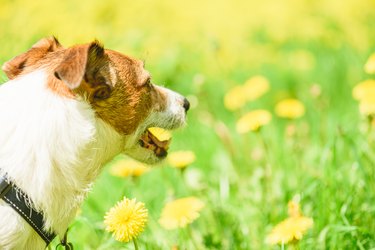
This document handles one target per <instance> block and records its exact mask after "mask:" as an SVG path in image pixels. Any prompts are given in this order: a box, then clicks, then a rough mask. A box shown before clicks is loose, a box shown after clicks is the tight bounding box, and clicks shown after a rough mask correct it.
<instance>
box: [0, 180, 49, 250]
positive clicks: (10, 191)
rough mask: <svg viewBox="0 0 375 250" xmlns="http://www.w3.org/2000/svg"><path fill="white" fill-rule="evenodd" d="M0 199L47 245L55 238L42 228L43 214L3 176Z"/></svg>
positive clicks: (0, 184) (0, 183) (0, 181)
mask: <svg viewBox="0 0 375 250" xmlns="http://www.w3.org/2000/svg"><path fill="white" fill-rule="evenodd" d="M0 199H3V200H4V201H5V202H6V203H8V204H9V205H10V206H11V207H12V208H13V209H14V210H15V211H16V212H17V213H18V214H19V215H21V216H22V218H24V219H25V220H26V221H27V223H29V225H30V226H31V227H32V228H33V229H34V230H35V232H37V233H38V234H39V236H40V237H41V238H42V239H43V240H44V241H45V242H46V244H47V245H48V244H49V243H50V242H51V241H52V240H53V239H54V238H55V236H56V234H55V233H53V232H49V231H47V230H46V229H45V228H44V217H43V213H41V212H39V211H37V210H35V208H34V207H33V205H32V201H31V199H30V198H29V197H28V196H27V195H26V194H25V193H24V192H23V191H22V190H21V189H19V188H18V187H17V186H16V185H15V184H14V183H13V182H11V181H10V180H9V178H8V177H7V176H6V175H5V176H2V175H0Z"/></svg>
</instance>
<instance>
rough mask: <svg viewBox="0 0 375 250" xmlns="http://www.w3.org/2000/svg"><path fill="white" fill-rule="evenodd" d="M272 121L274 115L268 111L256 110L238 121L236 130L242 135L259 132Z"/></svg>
mask: <svg viewBox="0 0 375 250" xmlns="http://www.w3.org/2000/svg"><path fill="white" fill-rule="evenodd" d="M271 119H272V115H271V113H270V112H268V111H267V110H263V109H259V110H254V111H251V112H249V113H247V114H245V115H244V116H242V117H241V118H240V119H239V120H238V121H237V124H236V130H237V132H238V133H240V134H244V133H247V132H249V131H257V130H259V129H260V128H261V127H263V126H264V125H266V124H268V123H269V122H270V121H271Z"/></svg>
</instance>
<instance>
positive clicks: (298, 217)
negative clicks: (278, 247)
mask: <svg viewBox="0 0 375 250" xmlns="http://www.w3.org/2000/svg"><path fill="white" fill-rule="evenodd" d="M288 214H289V217H288V218H287V219H285V220H283V221H282V222H280V223H279V224H277V225H276V226H275V227H274V228H273V229H272V231H271V233H270V234H269V235H268V236H267V238H266V242H267V243H268V244H271V245H273V244H287V243H288V242H291V241H293V240H300V239H302V236H303V235H304V234H305V233H306V231H307V230H308V229H309V228H311V227H312V225H313V223H314V222H313V219H312V218H309V217H304V216H303V215H302V213H301V210H300V207H299V204H298V203H296V202H293V201H291V202H289V204H288Z"/></svg>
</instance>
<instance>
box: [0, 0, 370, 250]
mask: <svg viewBox="0 0 375 250" xmlns="http://www.w3.org/2000/svg"><path fill="white" fill-rule="evenodd" d="M0 23H1V25H0V26H1V28H0V31H1V36H0V45H1V50H0V63H1V64H2V63H4V62H5V61H7V60H9V59H10V58H12V57H14V56H16V55H18V54H20V53H22V52H24V51H26V50H27V49H29V48H30V47H31V46H32V45H33V44H34V43H35V42H37V41H38V40H39V39H41V38H43V37H46V36H50V35H55V36H56V37H57V38H58V39H59V41H60V42H61V43H62V44H63V45H64V46H70V45H73V44H77V43H86V42H89V41H92V40H94V39H98V40H99V41H101V42H102V43H103V44H104V46H105V47H106V48H110V49H113V50H117V51H120V52H122V53H124V54H127V55H131V56H133V57H135V58H139V59H142V60H145V62H146V69H147V70H149V71H150V72H151V74H152V81H153V82H154V83H155V84H158V85H162V86H165V87H168V88H171V89H173V90H175V91H177V92H179V93H181V94H183V95H185V96H186V97H187V98H188V99H189V100H190V103H191V109H190V110H189V112H188V122H187V126H186V127H184V128H183V129H179V130H177V131H174V132H173V137H172V143H171V146H170V150H169V151H170V153H172V152H176V151H181V150H184V151H191V152H193V154H194V155H195V160H194V161H193V162H192V163H189V164H188V165H187V166H186V167H185V168H183V169H181V168H176V167H173V166H172V164H171V163H169V162H168V161H166V162H164V163H162V164H160V165H158V166H153V167H152V169H151V170H150V171H148V172H146V173H144V174H142V175H140V176H137V177H131V176H128V177H118V176H114V175H113V174H111V167H112V165H115V164H119V162H122V161H123V162H125V160H124V156H122V155H120V156H118V157H116V158H115V159H114V160H113V161H112V162H110V163H109V164H108V165H107V166H105V167H104V169H103V172H102V174H101V175H100V178H99V179H98V180H97V181H96V182H95V184H94V186H93V190H92V192H91V193H90V195H89V196H88V198H87V199H86V201H85V202H84V204H83V206H82V209H81V211H80V212H79V213H78V214H77V217H76V219H75V220H74V222H73V223H72V224H71V227H70V230H69V234H68V239H69V241H70V242H72V243H73V245H74V248H75V249H85V250H86V249H87V250H88V249H102V250H104V249H134V245H133V243H132V242H129V243H123V242H118V241H116V240H115V239H114V238H113V237H112V234H111V233H110V232H107V231H106V230H105V228H106V227H105V224H104V222H103V221H104V216H105V214H106V212H107V211H108V210H109V209H110V208H111V207H113V206H114V205H115V204H116V203H117V202H118V201H120V200H122V198H123V197H124V196H125V197H127V198H136V200H137V201H140V202H143V203H144V205H145V207H146V208H147V210H148V222H147V224H146V226H145V229H144V231H143V232H142V233H141V234H140V235H139V236H138V237H137V242H138V246H139V249H176V250H177V249H179V250H184V249H189V250H190V249H375V120H374V117H375V103H374V102H375V91H373V90H372V92H371V91H370V90H369V91H368V93H369V94H371V93H373V94H374V95H373V96H372V98H370V100H373V102H372V104H373V106H371V105H370V108H369V109H366V110H367V111H363V109H360V102H359V101H358V100H355V99H354V98H353V93H352V92H353V88H354V87H355V86H356V85H357V84H358V83H360V82H363V81H365V80H371V79H372V80H374V79H375V69H374V68H375V66H373V68H372V70H371V65H370V63H371V62H369V60H368V59H369V58H370V56H371V54H373V53H374V52H375V32H374V31H375V2H374V1H372V0H345V1H342V0H329V1H324V0H318V1H309V0H300V1H297V0H284V1H276V0H265V1H253V0H250V1H247V0H235V1H230V0H216V1H214V0H206V1H196V0H192V1H180V0H161V1H150V0H140V1H128V0H121V1H120V0H106V1H89V0H81V1H72V0H66V1H42V0H34V1H21V0H14V1H11V0H0ZM372 63H373V64H375V62H372ZM366 65H367V66H366ZM369 65H370V66H369ZM257 76H258V77H259V76H261V77H262V79H265V81H266V82H267V84H268V85H267V86H268V88H267V90H266V91H264V93H263V94H260V95H259V96H257V97H256V98H253V99H251V100H246V101H243V102H242V103H240V105H238V107H235V108H233V107H228V105H227V104H226V103H225V102H224V100H225V98H226V96H227V98H229V100H230V101H236V98H239V99H238V100H240V98H243V96H241V94H240V96H239V97H237V96H236V95H234V97H228V95H229V93H231V91H232V90H233V88H235V87H236V86H244V85H245V84H246V83H247V82H249V79H252V78H253V77H257ZM5 81H7V78H6V76H5V74H4V73H3V72H1V74H0V82H1V83H3V82H5ZM365 92H366V91H365ZM287 98H288V99H289V98H293V99H297V100H299V101H300V102H301V103H302V105H303V109H304V111H303V113H302V114H300V115H299V116H298V117H289V118H285V117H280V116H279V115H278V113H277V112H276V111H275V107H276V105H277V104H278V103H279V102H280V101H282V100H284V99H287ZM366 107H367V106H366ZM371 107H372V109H371ZM254 110H265V111H268V112H269V114H270V115H271V119H270V120H269V121H267V122H265V123H264V124H261V125H259V124H258V125H259V126H258V127H257V128H256V129H254V130H249V131H246V132H242V133H241V132H239V131H238V121H239V119H241V117H243V115H245V114H247V113H248V112H251V111H254ZM254 119H255V118H254ZM1 122H6V121H1ZM249 122H250V123H251V122H253V121H252V119H250V121H249ZM191 196H193V197H196V198H198V199H199V200H200V201H202V202H203V203H204V207H203V208H202V209H201V210H200V211H199V217H198V218H197V219H195V220H194V221H192V223H191V224H189V225H187V226H183V227H181V228H177V229H172V230H168V229H165V228H164V227H163V226H162V225H161V224H160V223H159V218H160V216H161V213H162V210H163V207H164V206H165V204H166V203H167V202H169V201H172V200H175V199H179V198H184V197H191ZM290 201H293V202H295V203H297V204H299V206H300V213H301V216H302V215H303V216H305V217H307V218H311V219H312V221H313V224H312V225H311V226H310V227H309V228H307V229H306V230H304V231H303V233H301V235H299V237H297V238H296V237H294V239H293V240H291V241H290V242H284V244H283V243H280V244H273V245H272V244H269V243H270V242H269V241H268V240H267V236H268V235H270V234H271V232H272V230H273V228H275V226H276V225H277V224H279V223H280V222H282V221H283V220H284V219H286V218H288V217H289V216H290V215H288V203H289V202H290ZM285 230H286V231H285V233H286V234H287V233H288V230H291V229H290V228H286V229H285ZM57 243H58V240H57V239H56V240H55V241H54V242H53V244H52V245H51V248H52V249H54V248H55V246H56V245H57Z"/></svg>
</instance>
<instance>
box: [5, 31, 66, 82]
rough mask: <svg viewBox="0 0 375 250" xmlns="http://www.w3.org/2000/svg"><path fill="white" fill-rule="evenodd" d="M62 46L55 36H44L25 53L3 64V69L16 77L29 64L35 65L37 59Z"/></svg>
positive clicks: (10, 76) (10, 77)
mask: <svg viewBox="0 0 375 250" xmlns="http://www.w3.org/2000/svg"><path fill="white" fill-rule="evenodd" d="M61 48H62V46H61V44H60V43H59V41H58V40H57V39H56V38H55V37H47V38H43V39H41V40H39V41H38V42H37V43H36V44H34V45H33V46H32V47H31V49H29V50H28V51H26V52H25V53H23V54H21V55H18V56H16V57H14V58H13V59H11V60H9V61H8V62H5V63H4V64H3V66H2V70H3V71H4V72H5V74H6V75H7V76H8V78H9V79H14V78H15V77H17V76H18V75H20V74H21V73H22V72H24V71H25V70H26V68H27V67H28V66H33V65H35V63H36V62H37V61H39V60H40V59H42V58H44V57H45V56H46V54H47V53H50V52H53V51H56V50H58V49H61Z"/></svg>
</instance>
